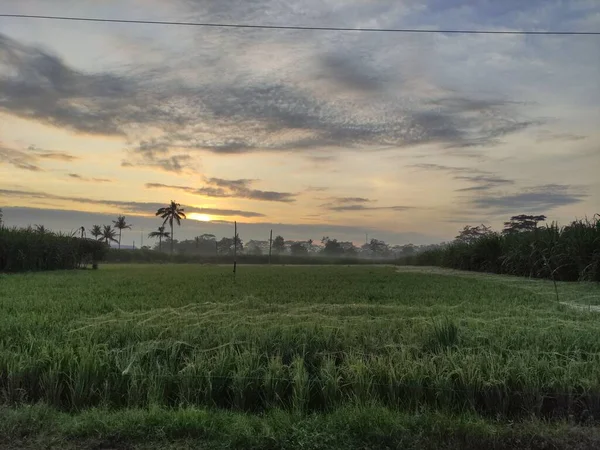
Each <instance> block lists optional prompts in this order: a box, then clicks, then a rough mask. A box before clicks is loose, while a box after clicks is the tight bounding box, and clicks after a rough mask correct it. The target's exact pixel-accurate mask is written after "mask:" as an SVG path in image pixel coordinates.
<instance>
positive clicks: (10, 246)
mask: <svg viewBox="0 0 600 450" xmlns="http://www.w3.org/2000/svg"><path fill="white" fill-rule="evenodd" d="M107 250H108V248H107V246H106V245H105V244H103V243H101V242H98V241H95V240H92V239H83V238H78V237H74V236H70V235H64V234H58V233H51V232H49V231H47V230H45V229H44V228H43V227H38V228H37V229H33V228H23V229H18V228H6V227H2V226H0V272H25V271H41V270H59V269H76V268H80V267H83V266H85V265H87V264H93V263H95V262H98V261H100V260H102V259H103V258H104V255H105V254H106V251H107Z"/></svg>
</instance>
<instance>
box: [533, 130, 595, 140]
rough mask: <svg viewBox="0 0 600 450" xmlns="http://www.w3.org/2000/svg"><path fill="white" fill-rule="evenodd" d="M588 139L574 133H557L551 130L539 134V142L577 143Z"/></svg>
mask: <svg viewBox="0 0 600 450" xmlns="http://www.w3.org/2000/svg"><path fill="white" fill-rule="evenodd" d="M584 139H587V136H583V135H581V134H573V133H555V132H552V131H550V130H540V131H539V132H538V133H537V142H551V141H563V142H576V141H582V140H584Z"/></svg>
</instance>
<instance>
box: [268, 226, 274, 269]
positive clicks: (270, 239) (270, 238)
mask: <svg viewBox="0 0 600 450" xmlns="http://www.w3.org/2000/svg"><path fill="white" fill-rule="evenodd" d="M272 247H273V230H271V234H270V235H269V265H271V248H272Z"/></svg>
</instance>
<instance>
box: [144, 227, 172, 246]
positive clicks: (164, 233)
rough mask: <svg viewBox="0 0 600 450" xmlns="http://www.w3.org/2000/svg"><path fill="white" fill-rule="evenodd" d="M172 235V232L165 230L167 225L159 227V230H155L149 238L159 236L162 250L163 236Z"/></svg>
mask: <svg viewBox="0 0 600 450" xmlns="http://www.w3.org/2000/svg"><path fill="white" fill-rule="evenodd" d="M169 236H171V233H169V232H168V231H165V227H164V226H162V227H158V231H153V232H152V233H150V234H149V235H148V237H149V238H158V251H159V252H160V251H161V250H162V240H163V238H165V239H168V238H169Z"/></svg>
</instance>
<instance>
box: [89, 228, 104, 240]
mask: <svg viewBox="0 0 600 450" xmlns="http://www.w3.org/2000/svg"><path fill="white" fill-rule="evenodd" d="M90 234H91V235H92V236H94V238H95V239H96V240H98V238H99V237H100V236H102V227H101V226H100V225H94V226H92V230H91V231H90Z"/></svg>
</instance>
